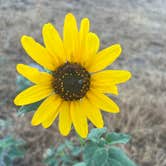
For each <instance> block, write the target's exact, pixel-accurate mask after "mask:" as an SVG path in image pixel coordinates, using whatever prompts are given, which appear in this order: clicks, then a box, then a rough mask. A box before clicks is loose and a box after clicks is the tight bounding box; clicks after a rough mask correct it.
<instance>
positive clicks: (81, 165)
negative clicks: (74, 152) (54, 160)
mask: <svg viewBox="0 0 166 166" xmlns="http://www.w3.org/2000/svg"><path fill="white" fill-rule="evenodd" d="M73 166H86V163H84V162H79V163H76V164H74V165H73Z"/></svg>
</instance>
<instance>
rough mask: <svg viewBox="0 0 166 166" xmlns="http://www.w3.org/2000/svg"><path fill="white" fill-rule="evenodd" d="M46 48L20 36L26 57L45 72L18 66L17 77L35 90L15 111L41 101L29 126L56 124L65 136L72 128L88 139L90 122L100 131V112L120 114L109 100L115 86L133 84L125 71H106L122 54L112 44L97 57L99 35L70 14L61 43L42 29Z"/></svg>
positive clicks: (17, 101)
mask: <svg viewBox="0 0 166 166" xmlns="http://www.w3.org/2000/svg"><path fill="white" fill-rule="evenodd" d="M42 36H43V42H44V46H42V45H41V44H39V43H37V42H36V41H35V40H34V39H33V38H31V37H29V36H26V35H24V36H23V37H22V38H21V44H22V46H23V48H24V50H25V51H26V53H27V54H28V55H29V56H30V57H31V58H32V59H33V60H34V61H35V62H36V63H38V64H39V65H41V66H42V67H43V68H44V69H47V70H49V71H50V72H49V73H47V72H45V71H39V70H38V69H36V68H34V67H31V66H28V65H24V64H18V65H17V67H16V68H17V71H18V73H19V74H21V75H22V76H23V77H25V78H26V79H28V80H30V81H31V82H32V83H34V85H32V86H31V87H29V88H27V89H26V90H24V91H22V92H21V93H20V94H18V95H17V96H16V97H15V99H14V103H15V104H16V105H19V106H24V105H28V104H32V103H35V102H38V101H40V100H43V102H42V103H41V104H40V106H39V107H38V109H37V110H36V111H35V113H34V115H33V118H32V121H31V124H32V125H33V126H37V125H40V124H41V125H42V126H43V127H44V128H48V127H50V126H51V125H52V124H53V122H54V121H55V120H56V119H57V118H58V117H59V118H58V127H59V131H60V133H61V134H62V135H63V136H67V135H68V134H69V133H70V131H71V129H72V126H73V127H74V129H75V131H76V132H77V133H78V134H79V135H80V136H81V137H82V138H86V137H87V134H88V120H89V121H90V122H92V124H93V125H94V126H95V127H97V128H102V127H103V126H104V121H103V117H102V114H101V111H106V112H110V113H118V112H119V111H120V110H119V107H118V105H117V104H116V103H115V102H114V101H113V100H112V99H110V98H109V97H108V96H107V94H113V95H118V87H117V85H118V84H121V83H124V82H126V81H128V80H129V79H130V78H131V73H130V72H129V71H125V70H104V69H105V68H106V67H107V66H108V65H110V64H112V63H113V62H114V61H115V60H116V59H117V58H118V57H119V56H120V54H121V51H122V49H121V46H120V45H119V44H114V45H112V46H110V47H108V48H105V49H103V50H101V51H99V49H100V40H99V37H98V36H97V34H95V33H93V32H90V21H89V19H88V18H83V19H82V20H81V24H80V27H78V25H77V21H76V18H75V17H74V15H73V14H71V13H69V14H67V15H66V16H65V20H64V27H63V35H62V36H63V37H62V38H61V35H60V34H59V32H58V31H57V30H56V28H55V27H54V26H53V25H52V24H51V23H47V24H44V26H43V29H42Z"/></svg>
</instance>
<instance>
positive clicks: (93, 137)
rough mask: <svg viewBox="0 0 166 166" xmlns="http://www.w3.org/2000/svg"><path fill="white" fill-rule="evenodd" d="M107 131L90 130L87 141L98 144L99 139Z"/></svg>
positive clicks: (102, 129)
mask: <svg viewBox="0 0 166 166" xmlns="http://www.w3.org/2000/svg"><path fill="white" fill-rule="evenodd" d="M106 131H107V128H106V127H104V128H101V129H98V128H95V129H92V130H91V132H90V133H89V135H88V138H87V139H88V140H91V141H93V142H98V141H99V138H100V137H101V136H102V135H103V134H105V133H106Z"/></svg>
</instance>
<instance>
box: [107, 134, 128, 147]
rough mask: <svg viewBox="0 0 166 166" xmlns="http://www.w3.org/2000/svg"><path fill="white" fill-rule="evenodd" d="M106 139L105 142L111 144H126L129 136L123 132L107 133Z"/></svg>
mask: <svg viewBox="0 0 166 166" xmlns="http://www.w3.org/2000/svg"><path fill="white" fill-rule="evenodd" d="M105 139H106V141H107V143H109V144H111V145H113V144H126V143H128V142H129V141H130V139H131V136H130V135H127V134H124V133H115V132H112V133H107V134H106V138H105Z"/></svg>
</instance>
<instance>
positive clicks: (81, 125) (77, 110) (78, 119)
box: [70, 101, 88, 138]
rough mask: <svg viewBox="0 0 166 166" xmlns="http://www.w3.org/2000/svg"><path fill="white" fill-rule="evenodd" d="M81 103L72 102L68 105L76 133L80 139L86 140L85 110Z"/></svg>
mask: <svg viewBox="0 0 166 166" xmlns="http://www.w3.org/2000/svg"><path fill="white" fill-rule="evenodd" d="M82 106H83V105H82V102H81V101H73V102H71V105H70V112H71V119H72V122H73V125H74V128H75V130H76V132H77V133H78V134H79V135H80V136H81V137H82V138H86V137H87V134H88V124H87V118H86V114H85V112H84V111H85V110H84V109H83V107H82Z"/></svg>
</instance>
